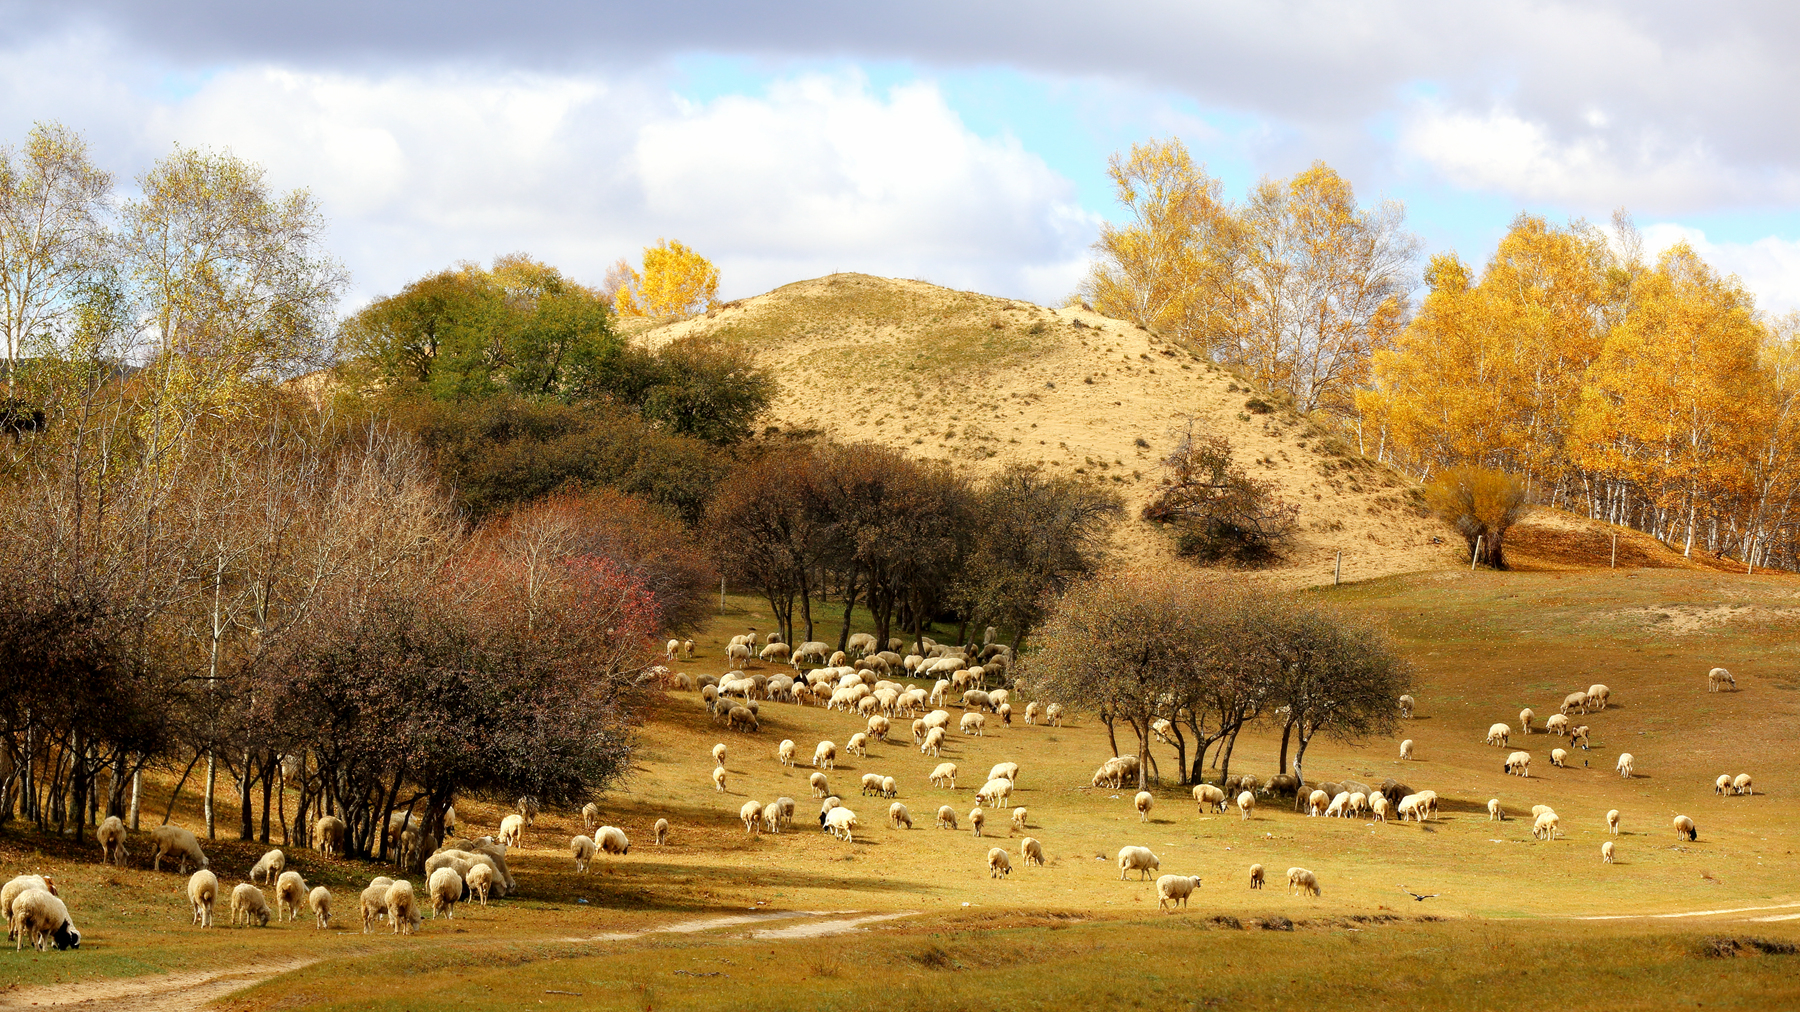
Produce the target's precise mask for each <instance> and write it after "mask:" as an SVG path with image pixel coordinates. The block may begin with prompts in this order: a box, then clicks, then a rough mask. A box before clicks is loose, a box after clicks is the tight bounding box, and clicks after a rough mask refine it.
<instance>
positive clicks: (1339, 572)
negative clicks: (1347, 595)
mask: <svg viewBox="0 0 1800 1012" xmlns="http://www.w3.org/2000/svg"><path fill="white" fill-rule="evenodd" d="M1343 582H1344V553H1343V552H1339V553H1338V555H1337V566H1336V567H1334V568H1333V569H1332V570H1331V585H1332V586H1333V587H1335V586H1337V585H1338V584H1340V583H1343Z"/></svg>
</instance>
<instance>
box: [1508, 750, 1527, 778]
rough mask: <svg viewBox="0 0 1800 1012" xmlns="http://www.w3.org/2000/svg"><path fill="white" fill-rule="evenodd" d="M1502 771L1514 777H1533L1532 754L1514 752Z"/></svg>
mask: <svg viewBox="0 0 1800 1012" xmlns="http://www.w3.org/2000/svg"><path fill="white" fill-rule="evenodd" d="M1501 769H1503V770H1505V771H1506V772H1507V773H1511V774H1512V775H1514V776H1519V777H1529V776H1531V753H1530V752H1514V753H1513V754H1512V755H1509V756H1507V757H1506V762H1505V763H1504V764H1503V765H1502V766H1501Z"/></svg>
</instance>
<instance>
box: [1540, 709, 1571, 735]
mask: <svg viewBox="0 0 1800 1012" xmlns="http://www.w3.org/2000/svg"><path fill="white" fill-rule="evenodd" d="M1544 733H1545V734H1568V733H1569V718H1568V717H1567V716H1566V715H1564V714H1560V713H1553V714H1551V715H1550V716H1548V717H1546V718H1545V719H1544Z"/></svg>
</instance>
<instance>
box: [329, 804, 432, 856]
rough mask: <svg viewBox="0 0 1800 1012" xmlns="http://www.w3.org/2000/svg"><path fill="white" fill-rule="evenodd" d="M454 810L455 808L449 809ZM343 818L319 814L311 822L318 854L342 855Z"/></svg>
mask: <svg viewBox="0 0 1800 1012" xmlns="http://www.w3.org/2000/svg"><path fill="white" fill-rule="evenodd" d="M451 811H455V809H451ZM449 827H450V820H449V819H448V818H446V819H445V822H444V828H445V829H446V830H448V829H449ZM344 829H345V827H344V820H343V819H340V818H338V817H337V816H335V815H321V816H319V818H318V820H317V821H315V822H314V823H313V839H314V840H315V841H317V844H318V848H319V856H321V857H327V858H333V857H343V856H344Z"/></svg>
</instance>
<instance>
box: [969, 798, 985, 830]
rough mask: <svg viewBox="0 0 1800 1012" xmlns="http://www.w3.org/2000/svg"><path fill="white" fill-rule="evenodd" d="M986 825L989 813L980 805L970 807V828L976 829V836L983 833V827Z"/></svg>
mask: <svg viewBox="0 0 1800 1012" xmlns="http://www.w3.org/2000/svg"><path fill="white" fill-rule="evenodd" d="M985 825H987V813H986V812H984V811H982V810H981V807H980V806H979V805H977V806H976V807H974V808H971V809H969V828H970V829H973V830H974V831H975V835H976V836H980V835H981V827H983V826H985Z"/></svg>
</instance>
